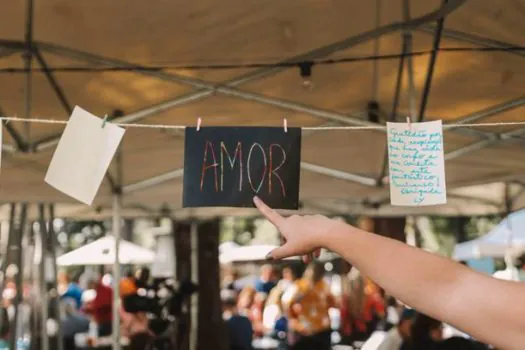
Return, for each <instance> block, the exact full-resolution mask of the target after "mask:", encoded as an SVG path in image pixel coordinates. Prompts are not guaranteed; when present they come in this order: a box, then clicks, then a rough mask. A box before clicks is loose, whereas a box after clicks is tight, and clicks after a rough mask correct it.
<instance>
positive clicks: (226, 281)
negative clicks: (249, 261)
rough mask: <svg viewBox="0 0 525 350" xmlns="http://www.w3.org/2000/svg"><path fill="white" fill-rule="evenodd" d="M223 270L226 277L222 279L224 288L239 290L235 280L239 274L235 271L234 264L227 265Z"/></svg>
mask: <svg viewBox="0 0 525 350" xmlns="http://www.w3.org/2000/svg"><path fill="white" fill-rule="evenodd" d="M223 272H224V277H223V279H222V288H223V289H229V290H233V291H235V292H239V290H238V288H237V286H236V285H235V282H236V281H237V279H238V278H239V275H238V273H237V271H235V268H234V267H233V266H227V267H226V268H225V269H224V271H223Z"/></svg>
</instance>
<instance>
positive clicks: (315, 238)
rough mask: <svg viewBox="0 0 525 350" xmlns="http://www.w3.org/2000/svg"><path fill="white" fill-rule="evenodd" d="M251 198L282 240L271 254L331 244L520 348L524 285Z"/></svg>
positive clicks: (406, 298) (375, 274)
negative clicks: (281, 212) (288, 213)
mask: <svg viewBox="0 0 525 350" xmlns="http://www.w3.org/2000/svg"><path fill="white" fill-rule="evenodd" d="M255 203H256V205H257V207H258V208H259V210H260V211H261V213H262V214H263V215H264V216H265V217H266V218H267V219H268V220H269V221H271V222H272V223H273V224H274V225H275V226H276V227H277V228H278V229H279V231H280V232H281V234H282V235H283V237H284V238H285V240H286V243H285V244H284V245H283V246H281V247H279V248H277V249H276V250H274V251H273V252H272V253H271V254H270V255H271V256H270V258H275V259H281V258H284V257H287V256H293V255H302V254H307V253H310V252H311V251H313V250H315V249H318V248H321V247H323V248H326V249H329V250H331V251H334V252H336V253H338V254H339V255H341V256H342V257H343V258H344V259H345V260H348V261H349V262H350V263H352V264H353V265H354V266H356V267H357V268H358V269H359V270H360V271H361V272H362V273H363V274H365V275H367V276H369V277H370V278H371V279H372V280H374V281H376V282H377V283H378V284H379V285H381V286H382V287H383V288H385V289H386V290H387V291H388V292H389V294H391V295H393V296H395V297H396V298H398V299H400V300H402V301H403V302H405V303H406V304H408V305H410V306H411V307H413V308H415V309H417V310H418V311H420V312H423V313H425V314H428V315H429V316H432V317H434V318H437V319H439V320H442V321H444V322H447V323H449V324H451V325H452V326H454V327H456V328H458V329H461V330H463V331H465V332H467V333H469V334H471V335H472V336H474V337H475V338H477V339H479V340H481V341H483V342H486V343H489V344H492V345H495V346H497V347H501V348H503V349H509V350H514V349H516V350H520V349H523V348H524V346H525V316H524V315H525V285H521V284H519V283H515V282H508V281H502V280H497V279H494V278H491V277H490V276H486V275H483V274H480V273H477V272H475V271H473V270H471V269H469V268H467V267H465V266H463V265H460V264H457V263H455V262H453V261H451V260H449V259H446V258H443V257H440V256H438V255H435V254H431V253H429V252H426V251H423V250H420V249H417V248H414V247H411V246H408V245H406V244H404V243H401V242H399V241H395V240H392V239H390V238H386V237H382V236H379V235H375V234H371V233H368V232H365V231H362V230H360V229H357V228H355V227H352V226H349V225H346V224H344V223H341V222H339V221H335V220H330V219H328V218H325V217H322V216H311V217H300V216H292V217H289V218H284V217H282V216H280V215H279V214H278V213H277V212H275V211H274V210H272V209H270V208H269V207H267V206H266V205H265V204H264V203H262V202H261V201H260V200H257V199H256V200H255Z"/></svg>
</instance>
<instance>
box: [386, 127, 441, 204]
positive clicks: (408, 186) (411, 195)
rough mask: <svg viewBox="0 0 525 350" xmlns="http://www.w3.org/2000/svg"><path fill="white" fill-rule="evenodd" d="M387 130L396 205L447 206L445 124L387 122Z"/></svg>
mask: <svg viewBox="0 0 525 350" xmlns="http://www.w3.org/2000/svg"><path fill="white" fill-rule="evenodd" d="M387 130H388V161H389V167H390V202H391V203H392V205H399V206H423V205H437V204H445V203H446V202H447V192H446V185H445V162H444V157H443V127H442V125H441V121H440V120H439V121H432V122H426V123H412V124H411V125H409V124H407V123H387Z"/></svg>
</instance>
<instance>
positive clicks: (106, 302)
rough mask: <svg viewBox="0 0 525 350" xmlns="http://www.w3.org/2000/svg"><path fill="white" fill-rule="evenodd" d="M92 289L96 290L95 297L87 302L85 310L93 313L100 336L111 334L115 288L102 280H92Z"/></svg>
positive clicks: (90, 313) (87, 312)
mask: <svg viewBox="0 0 525 350" xmlns="http://www.w3.org/2000/svg"><path fill="white" fill-rule="evenodd" d="M90 289H94V290H95V293H96V295H95V298H94V299H93V300H92V301H90V302H88V303H86V305H85V307H84V311H85V313H86V314H89V315H92V316H93V320H94V321H95V322H96V323H97V327H98V336H99V337H104V336H109V335H111V333H112V318H113V289H111V288H110V287H108V286H106V285H105V284H104V283H102V280H99V281H91V282H90Z"/></svg>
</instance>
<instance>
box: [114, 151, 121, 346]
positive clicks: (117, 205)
mask: <svg viewBox="0 0 525 350" xmlns="http://www.w3.org/2000/svg"><path fill="white" fill-rule="evenodd" d="M115 165H116V176H115V178H116V182H117V187H115V188H113V225H112V226H113V235H114V236H115V248H114V249H115V261H114V262H113V325H112V334H113V339H112V340H113V350H120V349H121V347H120V313H119V310H120V258H119V256H120V238H121V233H122V232H121V222H122V220H121V209H122V187H121V186H122V149H119V150H118V151H117V154H116V157H115Z"/></svg>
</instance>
